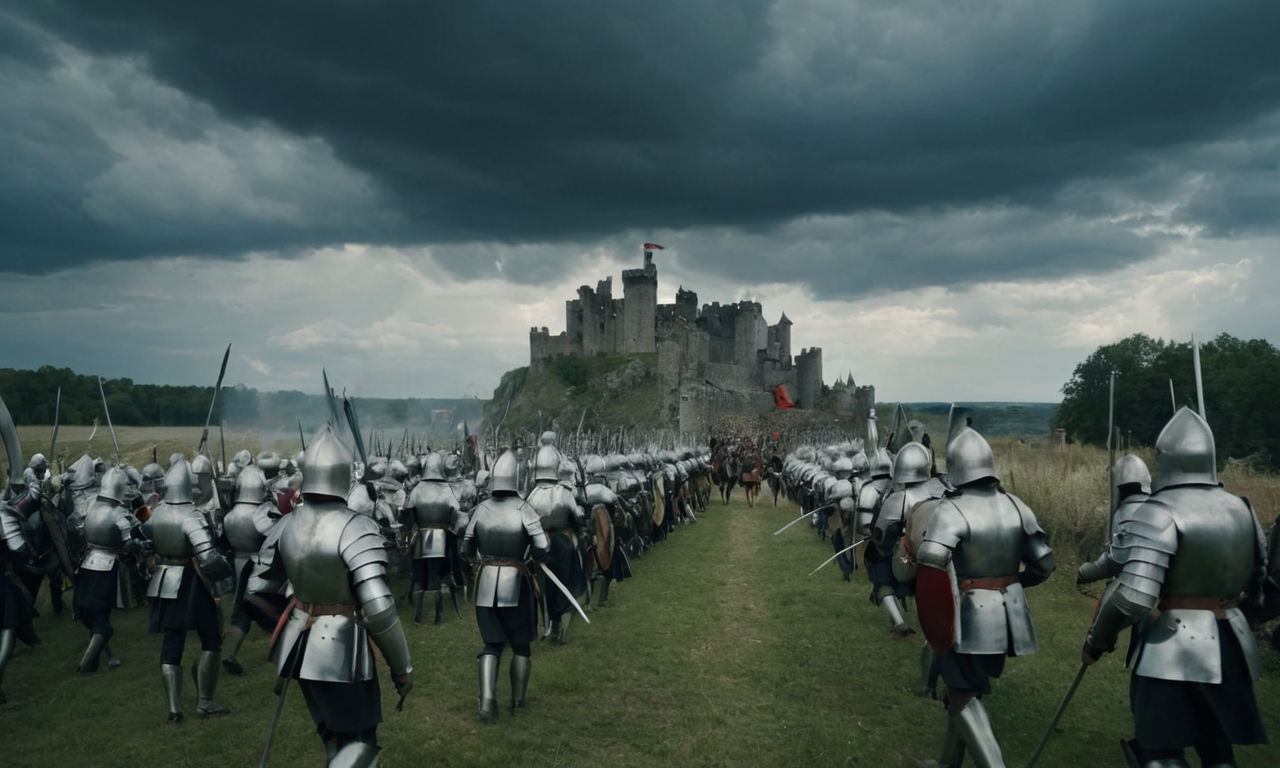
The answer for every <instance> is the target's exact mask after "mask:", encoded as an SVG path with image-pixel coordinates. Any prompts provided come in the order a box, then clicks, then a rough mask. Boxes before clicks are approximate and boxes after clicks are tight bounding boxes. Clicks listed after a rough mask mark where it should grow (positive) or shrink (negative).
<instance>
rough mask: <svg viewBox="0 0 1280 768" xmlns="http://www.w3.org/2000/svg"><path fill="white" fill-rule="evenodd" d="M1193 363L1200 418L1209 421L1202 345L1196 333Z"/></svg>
mask: <svg viewBox="0 0 1280 768" xmlns="http://www.w3.org/2000/svg"><path fill="white" fill-rule="evenodd" d="M1191 364H1192V365H1193V366H1194V367H1195V369H1196V403H1197V404H1198V405H1199V406H1200V418H1202V419H1204V420H1205V422H1206V423H1207V422H1208V421H1209V417H1208V416H1206V415H1205V412H1204V379H1203V378H1201V376H1200V345H1199V344H1197V343H1196V335H1195V334H1194V333H1193V334H1191Z"/></svg>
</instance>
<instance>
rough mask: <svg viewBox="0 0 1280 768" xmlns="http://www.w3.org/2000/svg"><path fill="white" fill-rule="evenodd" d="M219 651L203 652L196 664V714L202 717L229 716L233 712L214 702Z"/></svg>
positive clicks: (218, 667)
mask: <svg viewBox="0 0 1280 768" xmlns="http://www.w3.org/2000/svg"><path fill="white" fill-rule="evenodd" d="M218 656H219V652H218V651H201V652H200V659H199V660H198V661H197V662H196V712H197V713H198V714H199V715H200V716H201V717H211V716H213V715H229V714H231V710H229V709H227V708H226V707H224V706H222V705H221V704H219V703H218V702H216V701H214V700H213V693H214V690H215V689H216V688H217V687H218V670H219V669H221V667H220V665H219V663H218Z"/></svg>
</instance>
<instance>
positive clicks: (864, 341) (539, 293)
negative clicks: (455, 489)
mask: <svg viewBox="0 0 1280 768" xmlns="http://www.w3.org/2000/svg"><path fill="white" fill-rule="evenodd" d="M1277 29H1280V5H1277V4H1275V3H1261V2H1259V3H1230V4H1216V3H1199V2H1185V3H1183V2H1168V1H1167V0H1162V1H1161V2H1155V1H1154V0H1152V1H1146V2H1112V1H1111V0H1097V1H1096V2H1091V1H1089V0H1081V1H1080V2H1071V3H1060V2H999V1H996V2H992V1H991V0H957V1H956V2H950V3H936V2H903V1H902V0H884V1H883V2H867V1H862V0H856V1H853V0H781V1H780V2H759V1H755V0H732V1H731V2H704V3H687V2H647V3H600V2H589V1H587V0H574V1H568V0H551V1H548V2H540V3H511V2H486V1H483V0H469V1H468V2H465V3H456V2H453V3H408V2H403V3H391V2H366V3H346V2H315V1H314V0H308V1H306V2H302V1H301V0H297V1H295V2H274V3H269V4H263V3H243V2H224V3H151V2H138V1H130V0H116V1H115V2H111V3H101V2H96V1H94V0H81V1H79V2H74V1H65V0H62V1H59V0H49V1H46V2H39V1H38V0H31V1H30V2H25V1H21V0H20V2H17V3H13V4H9V6H7V7H6V9H5V10H2V11H0V105H3V108H0V285H3V286H4V288H5V299H4V301H3V302H0V322H3V323H4V328H5V332H4V333H3V334H0V365H3V366H5V367H36V366H39V365H42V364H52V365H58V366H67V367H71V368H74V369H76V370H78V371H80V372H83V373H100V374H103V375H106V376H113V377H114V376H129V377H131V378H133V379H134V380H136V381H143V382H156V383H183V384H186V383H205V382H206V381H211V379H212V378H213V377H214V376H215V375H216V373H217V365H218V361H219V356H220V353H221V349H222V347H223V346H225V344H226V343H227V342H233V343H234V353H233V356H232V364H231V366H230V368H229V370H228V382H230V383H244V384H246V385H249V386H254V387H258V388H262V389H281V388H288V389H305V390H312V389H318V386H317V381H318V379H319V368H320V366H321V365H324V366H326V367H327V368H328V370H329V372H330V376H331V377H332V378H333V379H334V380H335V383H341V385H343V386H346V387H347V388H348V389H349V390H350V391H352V392H353V393H354V394H358V395H367V396H389V397H395V396H455V395H456V396H461V395H479V396H482V397H487V396H488V395H489V394H490V393H491V391H492V389H493V387H494V386H495V385H496V383H497V380H498V377H499V375H500V374H501V373H502V372H503V371H504V370H507V369H509V368H512V367H515V366H518V365H523V364H525V363H527V360H528V337H527V334H528V329H529V327H530V326H535V325H536V326H543V325H545V326H549V327H550V328H551V329H552V331H553V332H555V331H559V330H562V329H563V327H564V300H565V299H567V298H570V297H572V296H573V295H574V291H575V289H576V287H577V286H578V285H580V284H583V283H590V284H593V285H594V283H595V281H596V280H597V279H599V278H602V277H604V276H607V275H611V274H612V275H614V276H615V283H616V282H617V280H618V278H617V273H618V271H619V270H620V269H622V268H625V267H631V266H635V265H637V264H638V262H639V259H640V244H641V243H642V242H645V241H656V242H659V243H662V244H664V245H666V246H667V250H665V251H662V252H660V253H659V255H658V257H657V258H658V268H659V275H660V284H659V296H660V300H663V301H670V300H671V298H672V296H673V294H674V292H675V290H676V288H677V287H678V286H680V285H683V286H684V287H686V288H690V289H693V290H695V291H697V292H698V294H699V297H700V298H701V299H702V300H704V301H711V300H719V301H722V302H726V301H733V300H736V299H741V298H752V299H755V300H758V301H761V302H763V303H764V308H765V314H766V316H767V317H768V319H769V320H770V321H771V322H773V321H776V320H777V317H778V316H779V315H780V314H781V313H782V312H783V311H785V312H786V313H787V315H788V316H789V317H790V318H791V319H792V320H793V321H794V322H795V327H794V329H793V345H794V346H795V347H796V348H797V349H798V348H799V347H802V346H820V347H822V348H823V355H824V363H825V373H826V378H827V380H828V382H830V381H831V380H832V379H834V378H835V376H836V375H843V374H845V373H846V372H849V371H852V373H853V375H854V378H855V379H856V380H858V382H859V383H874V384H876V385H877V388H878V392H879V394H880V396H881V397H882V398H884V399H901V400H908V401H909V400H1054V399H1057V398H1058V397H1059V392H1058V390H1059V388H1060V387H1061V386H1062V384H1063V383H1064V382H1065V381H1066V380H1067V379H1068V377H1069V376H1070V374H1071V371H1072V369H1073V368H1074V366H1075V364H1076V363H1077V362H1078V361H1080V360H1081V359H1083V358H1084V357H1085V356H1086V355H1087V354H1088V353H1089V352H1091V351H1092V350H1093V349H1094V348H1095V347H1097V346H1098V345H1100V344H1105V343H1109V342H1111V341H1115V340H1117V339H1119V338H1122V337H1123V336H1126V335H1128V334H1130V333H1133V332H1136V331H1143V332H1146V333H1149V334H1152V335H1156V336H1162V337H1166V338H1170V337H1172V338H1179V339H1185V338H1187V337H1188V336H1189V335H1190V334H1191V333H1192V332H1195V333H1196V334H1197V335H1199V336H1201V337H1211V336H1213V335H1216V334H1217V333H1220V332H1224V331H1225V332H1228V333H1231V334H1234V335H1236V336H1241V337H1247V338H1255V337H1265V338H1268V339H1270V340H1271V341H1272V342H1273V343H1274V342H1277V341H1278V340H1280V309H1277V302H1276V301H1275V298H1274V294H1275V293H1276V290H1277V289H1278V288H1280V260H1278V259H1277V257H1276V252H1277V245H1278V244H1280V225H1278V219H1277V215H1276V212H1277V210H1280V173H1278V171H1280V46H1277V45H1275V30H1277ZM619 287H620V286H619ZM19 420H21V417H19Z"/></svg>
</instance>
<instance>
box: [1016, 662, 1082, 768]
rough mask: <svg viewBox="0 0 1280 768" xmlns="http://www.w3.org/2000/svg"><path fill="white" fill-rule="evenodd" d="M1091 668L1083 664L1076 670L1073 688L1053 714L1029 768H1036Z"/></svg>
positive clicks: (1069, 689)
mask: <svg viewBox="0 0 1280 768" xmlns="http://www.w3.org/2000/svg"><path fill="white" fill-rule="evenodd" d="M1088 668H1089V667H1088V666H1086V665H1084V664H1081V665H1080V669H1078V670H1076V678H1075V679H1074V680H1072V681H1071V687H1070V688H1068V689H1067V695H1066V696H1063V697H1062V702H1061V703H1060V704H1058V711H1057V712H1054V713H1053V719H1052V720H1050V721H1049V727H1048V728H1046V729H1045V732H1044V736H1042V737H1041V738H1040V746H1038V747H1036V752H1035V754H1034V755H1032V756H1031V762H1029V763H1027V768H1035V764H1036V761H1037V760H1039V759H1040V754H1041V753H1042V752H1044V745H1045V744H1048V743H1049V736H1050V735H1051V734H1052V733H1053V729H1054V728H1056V727H1057V726H1058V721H1059V720H1060V719H1062V713H1063V712H1065V711H1066V709H1067V704H1069V703H1070V702H1071V697H1072V696H1074V695H1076V688H1078V687H1080V681H1081V680H1083V679H1084V671H1085V670H1086V669H1088Z"/></svg>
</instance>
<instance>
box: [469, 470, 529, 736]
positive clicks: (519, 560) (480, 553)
mask: <svg viewBox="0 0 1280 768" xmlns="http://www.w3.org/2000/svg"><path fill="white" fill-rule="evenodd" d="M519 471H520V470H519V460H518V459H517V458H516V455H515V454H514V453H513V452H511V451H507V452H505V453H503V454H502V456H501V457H500V458H499V459H498V461H497V462H496V463H495V464H494V467H493V475H492V478H491V487H492V494H493V495H492V496H491V497H490V498H488V499H486V500H485V501H484V502H482V503H481V504H479V505H478V506H477V507H476V508H475V511H474V513H473V514H472V516H471V520H470V522H469V524H468V525H467V530H466V533H465V534H464V535H463V538H462V552H463V554H465V555H468V556H471V555H474V556H476V557H478V558H479V561H480V573H479V575H478V577H477V580H476V598H475V606H476V623H477V624H478V625H479V627H480V638H481V640H482V641H483V642H484V648H483V649H482V650H481V651H480V655H479V683H480V709H479V713H478V715H479V718H480V720H482V721H483V722H486V723H494V722H497V719H498V694H497V686H498V667H499V664H500V662H501V658H502V651H503V649H504V648H505V647H506V646H507V645H510V646H511V652H512V659H511V712H512V714H515V713H516V712H518V711H519V710H520V708H521V707H523V706H524V704H525V697H526V693H527V691H528V686H529V673H530V670H531V668H532V660H531V658H530V654H531V644H532V643H533V640H534V637H535V635H536V634H537V624H538V619H537V603H538V598H537V595H536V594H535V589H536V588H537V582H536V581H535V580H534V579H533V577H532V574H530V572H529V568H528V566H527V565H526V562H525V561H526V559H527V558H528V557H530V556H531V555H532V556H533V557H535V558H537V559H543V558H545V557H546V556H547V554H548V552H549V551H550V546H551V544H550V541H549V540H548V539H547V534H546V532H545V531H544V530H543V528H542V522H541V520H540V519H539V518H538V513H537V512H535V511H534V509H533V507H531V506H529V505H528V504H527V503H525V501H524V500H523V499H521V498H520V495H519V492H518V484H519Z"/></svg>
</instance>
